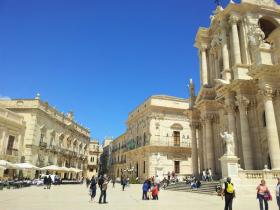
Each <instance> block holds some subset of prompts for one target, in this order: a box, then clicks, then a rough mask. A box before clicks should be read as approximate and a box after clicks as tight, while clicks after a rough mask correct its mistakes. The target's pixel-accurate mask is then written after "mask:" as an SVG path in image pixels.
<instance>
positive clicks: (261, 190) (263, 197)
mask: <svg viewBox="0 0 280 210" xmlns="http://www.w3.org/2000/svg"><path fill="white" fill-rule="evenodd" d="M257 199H258V200H259V204H260V210H264V209H263V204H264V207H265V210H268V201H269V200H271V195H270V192H269V189H268V187H267V186H266V183H265V180H264V179H262V180H261V183H260V184H259V186H258V187H257Z"/></svg>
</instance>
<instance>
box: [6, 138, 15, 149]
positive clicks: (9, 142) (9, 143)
mask: <svg viewBox="0 0 280 210" xmlns="http://www.w3.org/2000/svg"><path fill="white" fill-rule="evenodd" d="M14 142H15V137H14V136H9V140H8V146H7V150H9V151H12V150H13V148H14Z"/></svg>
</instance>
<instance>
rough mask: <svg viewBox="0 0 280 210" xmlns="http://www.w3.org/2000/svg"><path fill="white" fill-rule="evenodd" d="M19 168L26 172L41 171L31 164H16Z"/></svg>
mask: <svg viewBox="0 0 280 210" xmlns="http://www.w3.org/2000/svg"><path fill="white" fill-rule="evenodd" d="M15 165H16V166H18V167H19V168H20V169H26V170H39V169H40V168H38V167H37V166H34V165H32V164H31V163H18V164H15Z"/></svg>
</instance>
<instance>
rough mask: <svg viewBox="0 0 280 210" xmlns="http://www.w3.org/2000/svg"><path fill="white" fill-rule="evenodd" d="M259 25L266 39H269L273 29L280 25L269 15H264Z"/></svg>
mask: <svg viewBox="0 0 280 210" xmlns="http://www.w3.org/2000/svg"><path fill="white" fill-rule="evenodd" d="M259 26H260V28H261V29H262V31H263V32H264V34H265V39H267V38H268V37H269V35H270V34H271V33H272V31H274V29H276V28H277V27H278V23H277V22H276V21H275V20H273V19H271V18H269V17H262V18H261V19H259Z"/></svg>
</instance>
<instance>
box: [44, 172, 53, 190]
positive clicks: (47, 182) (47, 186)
mask: <svg viewBox="0 0 280 210" xmlns="http://www.w3.org/2000/svg"><path fill="white" fill-rule="evenodd" d="M44 186H45V187H44V189H48V190H49V189H51V186H52V178H51V175H46V176H45V177H44Z"/></svg>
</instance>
